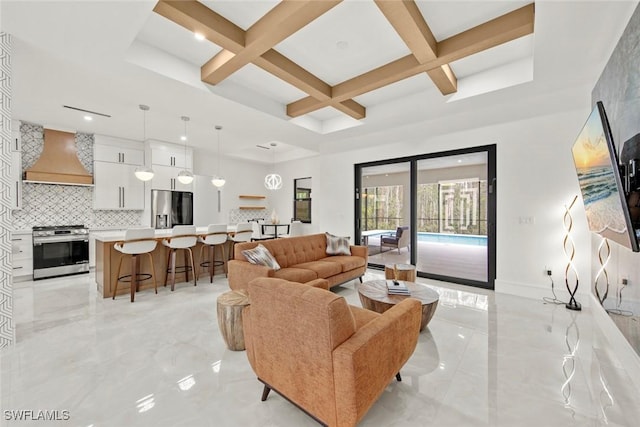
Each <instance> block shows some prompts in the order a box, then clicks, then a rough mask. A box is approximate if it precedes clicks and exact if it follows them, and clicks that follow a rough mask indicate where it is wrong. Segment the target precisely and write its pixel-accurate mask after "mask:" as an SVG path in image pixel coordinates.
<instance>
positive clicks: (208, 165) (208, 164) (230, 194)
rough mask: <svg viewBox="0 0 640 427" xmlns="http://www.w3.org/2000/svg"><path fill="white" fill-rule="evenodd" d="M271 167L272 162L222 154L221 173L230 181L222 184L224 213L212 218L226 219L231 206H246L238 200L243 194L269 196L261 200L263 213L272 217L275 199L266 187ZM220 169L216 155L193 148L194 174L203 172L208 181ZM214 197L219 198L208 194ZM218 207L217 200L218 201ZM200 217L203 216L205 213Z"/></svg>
mask: <svg viewBox="0 0 640 427" xmlns="http://www.w3.org/2000/svg"><path fill="white" fill-rule="evenodd" d="M269 167H270V165H263V164H260V163H255V162H249V161H243V160H239V159H233V158H226V157H223V158H222V159H221V162H220V170H221V175H222V176H224V177H225V179H226V180H227V182H226V183H225V185H224V187H222V190H221V191H222V192H221V195H220V196H221V197H220V198H221V213H220V214H217V212H214V214H213V215H212V216H211V217H212V222H213V220H215V221H221V222H227V221H228V219H229V215H228V213H229V210H230V209H237V208H238V206H241V205H246V204H247V203H246V201H245V202H242V201H241V200H240V199H238V195H240V194H255V195H264V196H267V198H266V199H265V200H264V203H262V202H261V203H260V204H261V205H266V206H267V209H265V210H264V211H263V212H261V213H260V215H262V213H264V216H265V217H267V216H270V214H271V208H270V206H272V205H273V200H272V197H270V196H271V195H270V194H268V191H267V189H266V188H265V187H264V176H265V174H266V173H267V170H268V168H269ZM217 168H218V161H217V156H216V155H215V154H212V153H208V152H205V151H202V150H195V151H194V154H193V173H194V174H195V175H201V176H202V177H201V179H202V180H203V181H206V180H207V178H209V180H210V177H211V176H213V175H214V174H215V173H216V172H217ZM209 185H211V187H213V185H212V184H211V183H209ZM212 196H214V197H217V195H216V193H215V192H210V193H208V196H207V197H212ZM194 197H198V195H197V194H196V195H195V196H194ZM215 206H216V207H217V202H216V203H215ZM216 211H217V209H216ZM197 216H198V217H202V215H197ZM281 218H286V216H281ZM198 225H206V224H198Z"/></svg>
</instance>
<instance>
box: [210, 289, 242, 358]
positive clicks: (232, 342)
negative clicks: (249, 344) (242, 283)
mask: <svg viewBox="0 0 640 427" xmlns="http://www.w3.org/2000/svg"><path fill="white" fill-rule="evenodd" d="M248 305H249V296H248V295H247V293H246V292H245V291H229V292H225V293H224V294H222V295H220V296H219V297H218V302H217V304H216V306H217V311H218V328H220V333H221V334H222V338H223V339H224V342H225V343H226V344H227V348H229V350H233V351H241V350H244V349H245V346H244V333H243V331H242V310H244V308H245V307H246V306H248Z"/></svg>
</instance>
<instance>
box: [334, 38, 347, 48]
mask: <svg viewBox="0 0 640 427" xmlns="http://www.w3.org/2000/svg"><path fill="white" fill-rule="evenodd" d="M336 47H337V48H338V49H340V50H345V49H347V48H348V47H349V42H347V41H344V40H340V41H339V42H337V43H336Z"/></svg>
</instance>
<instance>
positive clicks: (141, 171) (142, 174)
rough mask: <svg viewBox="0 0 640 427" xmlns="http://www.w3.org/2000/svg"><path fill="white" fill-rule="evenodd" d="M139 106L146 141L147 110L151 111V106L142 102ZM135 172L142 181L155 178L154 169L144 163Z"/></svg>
mask: <svg viewBox="0 0 640 427" xmlns="http://www.w3.org/2000/svg"><path fill="white" fill-rule="evenodd" d="M139 107H140V109H141V110H142V141H143V142H144V141H146V140H147V111H149V106H148V105H143V104H140V105H139ZM133 174H134V175H135V176H136V178H138V179H139V180H140V181H149V180H150V179H152V178H153V169H151V168H150V167H148V166H145V165H142V166H138V167H137V168H136V170H135V171H134V172H133Z"/></svg>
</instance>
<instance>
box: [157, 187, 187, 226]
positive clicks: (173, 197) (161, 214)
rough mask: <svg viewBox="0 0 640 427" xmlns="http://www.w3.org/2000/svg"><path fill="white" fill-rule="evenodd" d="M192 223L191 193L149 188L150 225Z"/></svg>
mask: <svg viewBox="0 0 640 427" xmlns="http://www.w3.org/2000/svg"><path fill="white" fill-rule="evenodd" d="M175 225H193V193H191V192H189V191H169V190H151V227H153V228H172V227H173V226H175Z"/></svg>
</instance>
